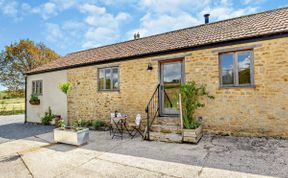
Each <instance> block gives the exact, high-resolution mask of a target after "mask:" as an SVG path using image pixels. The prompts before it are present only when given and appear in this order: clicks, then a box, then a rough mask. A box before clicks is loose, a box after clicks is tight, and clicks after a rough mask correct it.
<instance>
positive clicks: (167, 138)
mask: <svg viewBox="0 0 288 178" xmlns="http://www.w3.org/2000/svg"><path fill="white" fill-rule="evenodd" d="M150 140H153V141H161V142H170V143H182V135H181V134H176V133H161V132H150Z"/></svg>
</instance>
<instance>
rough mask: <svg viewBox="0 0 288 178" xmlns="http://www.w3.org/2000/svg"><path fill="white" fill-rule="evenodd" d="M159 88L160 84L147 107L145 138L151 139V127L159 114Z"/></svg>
mask: <svg viewBox="0 0 288 178" xmlns="http://www.w3.org/2000/svg"><path fill="white" fill-rule="evenodd" d="M159 88H160V84H158V85H157V87H156V89H155V90H154V92H153V94H152V96H151V98H150V100H149V102H148V104H147V106H146V109H145V112H146V113H147V123H146V129H145V132H144V139H147V140H150V133H149V132H150V127H151V126H152V124H153V122H154V120H155V118H156V117H157V115H158V114H159V108H160V107H159Z"/></svg>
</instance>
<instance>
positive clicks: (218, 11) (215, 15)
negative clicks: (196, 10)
mask: <svg viewBox="0 0 288 178" xmlns="http://www.w3.org/2000/svg"><path fill="white" fill-rule="evenodd" d="M256 11H257V8H255V7H246V8H243V9H235V8H233V7H227V6H223V7H221V6H219V7H214V8H213V7H212V8H210V7H207V8H205V9H204V10H203V11H202V14H205V13H210V14H211V18H212V19H215V20H216V21H219V20H224V19H230V18H233V17H239V16H243V15H247V14H252V13H255V12H256Z"/></svg>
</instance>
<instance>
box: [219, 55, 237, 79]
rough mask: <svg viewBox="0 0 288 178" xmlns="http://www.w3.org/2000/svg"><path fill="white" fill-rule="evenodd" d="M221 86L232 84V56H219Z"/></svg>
mask: <svg viewBox="0 0 288 178" xmlns="http://www.w3.org/2000/svg"><path fill="white" fill-rule="evenodd" d="M220 66H221V77H222V85H233V84H234V73H233V54H222V55H220Z"/></svg>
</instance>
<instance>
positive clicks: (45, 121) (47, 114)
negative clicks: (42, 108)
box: [41, 106, 55, 125]
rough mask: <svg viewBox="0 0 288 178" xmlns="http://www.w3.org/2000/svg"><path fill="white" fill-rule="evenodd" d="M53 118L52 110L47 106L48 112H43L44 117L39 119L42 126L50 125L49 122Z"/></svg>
mask: <svg viewBox="0 0 288 178" xmlns="http://www.w3.org/2000/svg"><path fill="white" fill-rule="evenodd" d="M54 118H55V115H54V114H52V110H51V108H50V106H49V108H48V112H45V115H44V117H42V118H41V122H42V124H44V125H50V122H51V121H52V120H53V119H54Z"/></svg>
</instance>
